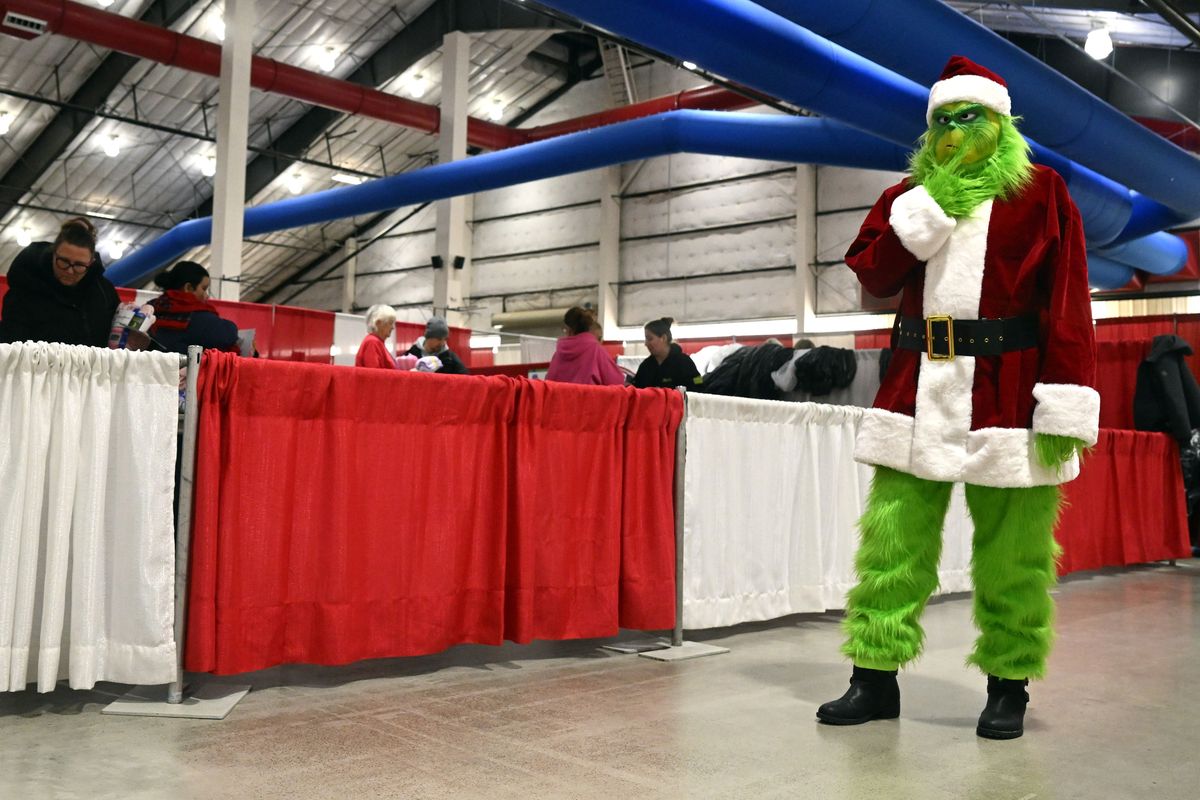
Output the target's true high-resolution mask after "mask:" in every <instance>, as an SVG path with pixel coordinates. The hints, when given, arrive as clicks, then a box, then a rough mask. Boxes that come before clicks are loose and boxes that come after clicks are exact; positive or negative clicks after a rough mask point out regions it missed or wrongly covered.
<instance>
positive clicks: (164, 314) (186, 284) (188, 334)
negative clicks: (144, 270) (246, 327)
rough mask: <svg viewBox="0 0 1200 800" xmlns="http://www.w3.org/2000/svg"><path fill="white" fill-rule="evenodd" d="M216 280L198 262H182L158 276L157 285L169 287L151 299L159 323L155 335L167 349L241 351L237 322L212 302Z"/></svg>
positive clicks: (156, 339) (177, 350)
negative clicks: (194, 347)
mask: <svg viewBox="0 0 1200 800" xmlns="http://www.w3.org/2000/svg"><path fill="white" fill-rule="evenodd" d="M211 283H212V280H211V279H210V278H209V276H208V270H206V269H205V268H204V267H202V266H200V265H199V264H197V263H196V262H195V261H180V262H178V263H177V264H175V266H173V267H171V268H170V269H165V270H163V271H162V272H160V273H158V274H157V275H155V276H154V284H155V285H156V286H158V287H159V288H161V289H163V290H165V291H163V293H162V294H160V295H159V296H158V297H156V298H154V299H153V300H151V301H150V305H151V306H153V307H154V315H155V317H156V318H157V322H155V323H154V327H153V328H152V329H151V331H150V336H151V338H152V339H153V340H154V341H155V342H156V343H157V344H158V345H159V346H160V347H161V348H162V349H164V350H167V351H169V352H172V353H187V349H188V346H190V345H193V344H195V345H199V346H200V347H204V348H209V349H213V350H233V351H236V350H237V341H238V329H237V325H236V324H234V323H233V322H230V321H229V320H227V319H221V315H220V314H219V313H218V312H217V307H216V306H214V305H213V304H212V303H210V302H209V301H208V287H209V285H210V284H211Z"/></svg>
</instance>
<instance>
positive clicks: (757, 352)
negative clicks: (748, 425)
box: [700, 342, 792, 400]
mask: <svg viewBox="0 0 1200 800" xmlns="http://www.w3.org/2000/svg"><path fill="white" fill-rule="evenodd" d="M791 360H792V348H790V347H784V346H783V345H781V344H779V343H778V342H767V343H766V344H760V345H758V346H757V347H743V348H741V349H740V350H734V351H733V352H732V353H730V354H729V355H727V356H726V357H725V360H724V361H722V362H721V363H720V364H719V365H718V366H717V368H716V369H714V370H713V371H712V372H710V373H708V374H707V375H705V376H704V383H703V384H702V387H700V388H701V390H702V391H704V392H706V393H707V394H721V395H725V396H727V397H752V398H755V399H758V400H778V399H779V398H780V397H781V396H782V395H783V392H781V391H780V390H779V387H778V386H776V385H775V380H774V379H773V378H772V377H771V375H772V373H774V372H775V371H776V370H778V369H779V368H780V367H782V366H783V365H784V364H787V363H788V362H789V361H791Z"/></svg>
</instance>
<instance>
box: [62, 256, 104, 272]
mask: <svg viewBox="0 0 1200 800" xmlns="http://www.w3.org/2000/svg"><path fill="white" fill-rule="evenodd" d="M92 261H95V259H94V258H93V259H92ZM92 261H69V260H67V259H65V258H63V257H62V256H55V257H54V263H55V264H56V265H57V266H58V268H59V269H63V270H67V269H71V270H75V271H76V272H83V271H84V270H86V269H87V268H88V267H90V266H91V265H92Z"/></svg>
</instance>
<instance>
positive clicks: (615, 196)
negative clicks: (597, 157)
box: [596, 166, 621, 339]
mask: <svg viewBox="0 0 1200 800" xmlns="http://www.w3.org/2000/svg"><path fill="white" fill-rule="evenodd" d="M601 180H602V183H601V187H600V252H599V257H598V262H599V263H598V264H597V272H598V275H597V276H596V283H597V285H598V291H599V295H600V313H599V321H600V324H601V326H603V328H604V338H605V339H612V338H616V333H615V331H616V328H617V326H618V325H619V324H620V303H621V299H620V296H619V294H618V292H619V288H618V285H617V284H618V282H619V281H620V280H621V168H620V167H619V166H616V167H607V168H605V169H604V170H603V171H602V173H601Z"/></svg>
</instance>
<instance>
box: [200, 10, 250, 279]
mask: <svg viewBox="0 0 1200 800" xmlns="http://www.w3.org/2000/svg"><path fill="white" fill-rule="evenodd" d="M253 36H254V0H225V43H224V44H223V45H222V46H221V79H220V90H219V94H218V101H217V102H218V105H217V174H216V176H215V179H214V184H213V189H214V191H213V239H212V242H213V244H212V256H213V257H212V273H211V274H212V283H213V288H214V290H215V292H214V294H215V295H216V296H217V297H218V298H220V299H222V300H238V299H239V297H240V294H241V283H240V281H241V276H242V230H243V226H242V214H243V213H244V211H245V206H246V201H245V197H246V137H247V132H248V125H249V118H250V59H251V56H252V53H251V51H250V46H251V44H252V41H251V40H252V38H253Z"/></svg>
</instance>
